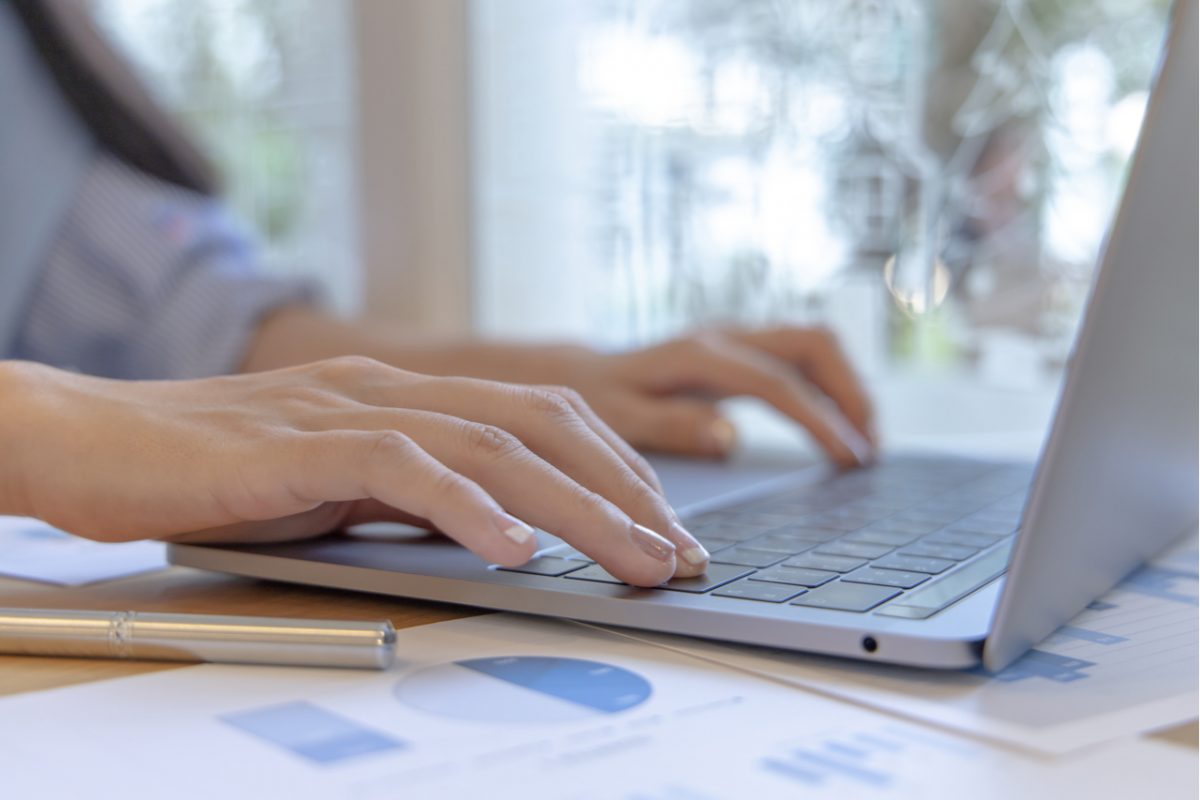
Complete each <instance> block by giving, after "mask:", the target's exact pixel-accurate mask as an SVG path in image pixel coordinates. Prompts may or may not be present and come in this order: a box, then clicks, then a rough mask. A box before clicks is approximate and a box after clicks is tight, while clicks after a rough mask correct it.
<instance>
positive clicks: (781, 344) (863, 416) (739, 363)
mask: <svg viewBox="0 0 1200 800" xmlns="http://www.w3.org/2000/svg"><path fill="white" fill-rule="evenodd" d="M571 362H572V363H571V364H570V365H569V366H564V367H563V369H564V371H565V374H564V375H562V376H555V380H556V381H558V382H562V383H565V384H567V385H569V386H571V388H573V389H575V390H576V391H578V392H579V393H580V394H581V395H582V396H583V398H584V399H585V400H586V401H587V402H588V404H589V405H590V406H591V407H592V408H593V409H594V410H595V411H596V413H597V414H599V415H600V417H601V418H603V419H604V420H605V421H606V422H607V423H608V424H609V425H610V426H612V428H613V429H614V430H615V431H616V432H617V433H618V434H620V435H621V436H622V437H623V438H624V439H625V440H626V441H628V442H629V443H630V444H632V445H634V446H635V447H638V448H641V449H647V450H657V451H660V452H667V453H678V454H681V455H693V456H709V457H713V456H723V455H726V454H728V453H729V451H730V450H731V449H732V447H733V444H734V429H733V426H732V425H731V424H730V423H729V421H728V420H726V419H725V418H724V417H722V416H721V413H720V411H719V410H718V408H717V405H716V401H717V400H718V399H720V398H723V397H731V396H735V395H751V396H755V397H758V398H761V399H762V400H765V401H766V402H768V403H770V404H771V405H772V406H774V407H775V408H776V409H778V410H779V411H781V412H782V413H783V414H785V415H787V416H788V417H790V418H791V419H793V420H795V421H796V422H797V423H799V424H800V425H802V426H804V427H805V428H807V429H808V432H809V433H810V434H811V435H812V437H813V438H814V439H815V440H816V442H817V444H819V445H820V447H821V448H822V449H823V450H824V451H825V452H826V453H827V454H828V455H829V457H830V458H831V459H832V460H833V461H834V462H835V463H836V464H838V465H839V466H843V467H850V466H857V465H861V464H865V463H868V462H869V461H870V460H871V459H872V458H873V457H874V451H875V445H876V434H875V429H874V425H873V421H872V417H873V412H872V407H871V401H870V399H869V398H868V396H867V393H866V391H865V390H864V389H863V387H862V384H861V383H860V381H859V379H858V378H857V376H856V375H855V373H854V370H853V368H852V367H851V366H850V364H849V362H848V361H847V360H846V358H845V356H844V355H843V354H842V351H841V348H840V347H839V345H838V343H837V340H836V339H835V338H834V336H833V335H832V334H830V333H829V332H828V331H826V330H824V329H821V328H798V327H776V328H769V329H760V330H734V329H727V330H709V331H704V332H701V333H697V334H693V335H691V336H686V337H683V338H679V339H673V340H671V341H668V342H664V343H663V344H659V345H656V346H653V347H648V348H645V349H642V350H634V351H630V352H627V353H618V354H601V353H596V352H594V351H579V350H576V351H575V352H574V354H573V357H572V359H571Z"/></svg>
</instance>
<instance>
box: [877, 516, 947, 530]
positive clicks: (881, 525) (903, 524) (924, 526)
mask: <svg viewBox="0 0 1200 800" xmlns="http://www.w3.org/2000/svg"><path fill="white" fill-rule="evenodd" d="M942 527H943V526H942V525H941V524H940V523H936V522H917V521H915V520H911V519H896V518H895V517H888V518H887V519H881V520H879V522H872V523H871V524H870V525H868V526H867V528H868V529H869V530H873V531H895V532H896V533H918V534H920V533H933V532H934V531H936V530H939V529H940V528H942Z"/></svg>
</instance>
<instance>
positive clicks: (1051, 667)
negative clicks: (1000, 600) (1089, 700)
mask: <svg viewBox="0 0 1200 800" xmlns="http://www.w3.org/2000/svg"><path fill="white" fill-rule="evenodd" d="M1094 666H1096V663H1095V662H1094V661H1084V660H1083V659H1082V658H1070V657H1068V656H1060V655H1058V654H1056V653H1047V652H1045V651H1044V650H1030V651H1029V652H1028V653H1026V654H1025V655H1023V656H1022V657H1021V658H1020V659H1018V660H1017V661H1016V662H1014V663H1013V664H1011V665H1009V666H1008V667H1006V668H1004V669H1002V670H1001V671H1000V672H996V673H992V672H988V671H987V670H984V669H982V668H977V669H975V670H972V671H973V672H975V673H977V674H981V675H986V676H989V677H991V678H993V679H995V680H998V681H1002V682H1004V683H1014V682H1016V681H1023V680H1027V679H1029V678H1045V679H1046V680H1050V681H1054V682H1055V683H1071V682H1072V681H1078V680H1082V679H1084V678H1086V677H1087V673H1086V672H1084V670H1085V669H1087V668H1088V667H1094Z"/></svg>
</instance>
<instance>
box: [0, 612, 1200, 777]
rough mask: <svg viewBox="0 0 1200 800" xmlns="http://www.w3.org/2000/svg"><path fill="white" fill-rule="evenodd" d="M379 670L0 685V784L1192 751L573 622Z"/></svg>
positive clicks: (257, 670)
mask: <svg viewBox="0 0 1200 800" xmlns="http://www.w3.org/2000/svg"><path fill="white" fill-rule="evenodd" d="M397 647H398V653H399V656H400V663H399V664H398V665H397V667H396V668H394V669H393V670H391V671H389V672H385V673H372V672H361V671H351V670H316V669H312V670H308V669H296V668H291V669H288V668H266V667H232V666H211V665H205V666H198V667H190V668H185V669H179V670H173V671H169V672H160V673H155V674H152V675H146V676H139V677H136V678H128V679H122V680H116V681H109V682H105V683H100V684H90V685H86V686H79V687H71V688H66V689H59V690H54V691H49V692H41V693H35V694H29V695H21V696H17V697H13V698H8V699H4V700H0V720H3V725H0V775H3V777H4V793H5V795H6V796H12V797H26V796H42V797H85V796H86V797H98V796H113V797H121V798H130V797H135V798H136V797H165V796H170V797H173V798H186V797H204V798H210V797H223V798H229V797H255V798H261V797H288V798H308V797H313V798H317V797H319V798H338V797H347V798H368V799H369V798H391V797H398V798H400V797H402V798H415V797H419V798H433V797H436V798H457V797H463V798H467V797H470V798H475V797H488V798H505V797H512V798H521V799H522V800H533V799H535V798H556V799H557V798H589V799H590V798H626V800H633V799H634V798H640V799H641V800H715V799H717V798H747V797H762V798H787V797H805V798H823V797H836V798H839V800H847V798H855V797H872V798H880V797H883V798H887V797H895V798H910V797H922V798H931V799H932V800H936V798H954V799H955V800H961V798H962V797H964V796H966V797H971V798H982V799H984V800H986V799H988V798H1011V797H1014V796H1019V797H1022V800H1038V798H1061V797H1068V796H1069V797H1081V796H1086V797H1090V798H1107V797H1113V798H1126V797H1130V796H1146V797H1155V798H1163V800H1173V799H1174V798H1185V797H1186V798H1194V797H1195V795H1196V791H1197V782H1196V762H1197V755H1196V753H1195V752H1194V751H1191V750H1188V749H1185V748H1179V747H1174V746H1171V745H1167V744H1162V743H1155V742H1148V741H1144V740H1126V741H1122V742H1119V743H1116V744H1114V745H1111V746H1107V747H1104V748H1101V749H1097V750H1093V751H1088V752H1086V753H1084V754H1081V755H1078V756H1075V757H1071V758H1068V759H1045V758H1040V757H1031V756H1028V755H1021V754H1018V753H1015V752H1012V751H1010V750H1007V749H1004V748H999V747H993V746H988V745H982V744H978V743H973V742H970V741H967V740H964V739H960V738H957V737H953V736H949V735H946V734H942V733H938V732H936V731H933V730H930V729H929V728H925V727H922V726H918V725H914V724H912V723H908V722H904V721H900V720H897V719H895V718H893V717H890V716H888V715H885V714H880V713H877V712H873V711H869V710H865V709H862V708H858V707H854V706H851V705H848V704H845V703H840V702H836V701H832V700H829V699H827V698H822V697H818V696H814V695H812V694H809V693H806V692H798V691H795V690H794V689H791V688H788V687H785V686H781V685H778V684H776V683H772V682H769V681H763V680H760V679H757V678H755V677H753V676H748V675H746V674H744V673H740V672H737V671H734V670H730V669H726V668H723V667H720V666H716V665H712V664H708V663H706V662H703V661H701V660H698V659H693V658H690V657H686V656H683V655H681V654H677V653H673V652H670V651H666V650H663V649H661V648H656V647H651V646H648V645H644V644H641V643H638V642H634V641H630V640H628V639H624V638H620V637H615V636H613V635H610V634H607V633H604V632H599V631H592V630H589V629H586V628H583V627H581V626H577V625H572V624H569V623H560V622H552V621H541V620H530V619H526V618H519V617H511V616H506V615H495V616H488V617H477V618H473V619H468V620H460V621H455V622H449V623H441V624H437V625H429V626H425V627H421V628H412V629H407V630H403V631H401V632H400V633H399V636H398V642H397Z"/></svg>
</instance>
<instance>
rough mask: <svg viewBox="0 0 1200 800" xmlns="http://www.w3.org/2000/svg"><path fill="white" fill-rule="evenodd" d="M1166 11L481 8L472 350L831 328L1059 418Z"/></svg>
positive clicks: (890, 363)
mask: <svg viewBox="0 0 1200 800" xmlns="http://www.w3.org/2000/svg"><path fill="white" fill-rule="evenodd" d="M1167 5H1168V4H1167V2H1166V1H1165V0H1156V2H1151V3H1134V2H1122V1H1121V0H1112V1H1111V2H1103V3H1095V2H1082V1H1081V0H1027V2H1023V1H1022V0H987V1H985V0H975V1H974V2H959V1H958V0H941V1H940V2H917V0H846V1H845V2H837V3H830V2H825V1H824V0H660V1H659V2H637V1H636V0H588V1H587V2H573V3H560V2H555V0H474V3H473V6H472V31H471V37H472V38H471V52H472V54H473V56H474V69H473V80H474V86H473V88H474V91H475V102H474V112H475V113H474V120H475V129H474V137H475V138H474V148H475V149H474V156H475V167H476V172H475V196H476V230H477V249H476V270H477V275H478V280H479V282H480V286H481V290H480V292H479V295H478V297H479V307H478V309H477V310H478V314H479V319H480V323H481V326H482V327H483V329H484V330H487V331H489V332H492V333H502V334H506V335H516V336H520V335H541V334H546V333H550V332H554V333H560V334H561V333H562V332H564V331H569V332H571V333H573V334H576V335H579V336H583V337H587V338H590V339H602V340H608V341H610V342H613V343H627V342H630V341H634V342H636V341H645V340H651V339H654V338H657V337H660V336H663V335H666V334H669V333H672V332H675V331H678V330H679V329H681V328H684V327H686V326H690V325H694V324H700V323H722V322H728V321H737V322H746V323H763V322H772V321H780V320H791V321H800V322H824V323H827V324H829V325H831V326H832V327H834V328H835V329H837V330H838V331H839V332H840V333H841V334H842V338H843V339H844V341H845V343H846V345H847V347H848V349H849V350H850V351H851V354H852V355H853V356H854V358H855V360H856V361H857V362H858V363H859V364H860V365H861V366H862V367H863V368H864V369H865V371H866V372H868V373H869V374H870V375H872V376H879V375H885V374H894V373H896V372H897V371H900V372H905V371H907V372H910V373H911V372H912V371H914V370H919V371H922V372H924V373H926V374H928V373H929V372H931V371H932V372H935V373H939V374H960V375H962V374H966V375H969V376H971V379H972V380H974V381H976V382H978V381H979V379H980V378H982V379H984V380H985V381H989V382H991V383H993V384H996V385H999V386H1001V387H1003V388H1007V389H1019V390H1026V389H1036V390H1038V391H1041V392H1043V393H1049V392H1052V387H1053V386H1054V385H1055V382H1056V381H1057V378H1058V376H1059V374H1060V372H1061V369H1062V366H1063V364H1064V362H1065V359H1066V357H1067V353H1068V349H1069V347H1070V344H1071V341H1072V339H1073V336H1074V330H1075V326H1076V323H1077V321H1078V318H1079V314H1080V311H1081V309H1082V305H1083V302H1084V299H1085V297H1086V292H1087V288H1088V285H1089V281H1090V277H1091V272H1092V268H1093V264H1094V259H1095V256H1096V254H1097V250H1098V247H1099V245H1100V241H1101V237H1102V235H1103V233H1104V230H1105V228H1106V226H1107V223H1108V219H1109V215H1110V213H1111V210H1112V208H1113V204H1114V202H1115V200H1116V198H1117V196H1118V192H1119V188H1120V185H1121V181H1122V177H1123V174H1124V169H1125V166H1126V162H1127V160H1128V158H1129V156H1130V154H1131V152H1132V149H1133V146H1134V141H1135V138H1136V134H1137V130H1138V128H1139V125H1140V120H1141V115H1142V111H1143V108H1144V105H1145V101H1146V97H1147V87H1148V84H1149V80H1150V76H1151V74H1152V71H1153V67H1154V64H1155V62H1156V60H1157V54H1158V52H1159V47H1160V41H1161V37H1162V33H1163V30H1164V24H1165V17H1166V10H1167Z"/></svg>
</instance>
